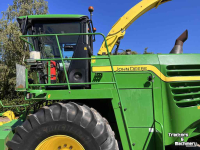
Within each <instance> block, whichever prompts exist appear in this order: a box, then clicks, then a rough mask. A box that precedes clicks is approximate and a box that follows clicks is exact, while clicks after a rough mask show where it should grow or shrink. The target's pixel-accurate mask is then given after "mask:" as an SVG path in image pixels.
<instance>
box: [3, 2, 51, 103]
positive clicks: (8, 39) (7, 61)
mask: <svg viewBox="0 0 200 150" xmlns="http://www.w3.org/2000/svg"><path fill="white" fill-rule="evenodd" d="M46 13H48V3H47V1H45V0H13V4H12V5H9V6H8V9H7V10H6V11H4V12H2V18H1V19H0V43H1V57H0V58H1V61H0V63H1V64H0V100H1V99H4V101H6V104H9V102H10V103H12V104H13V101H12V100H15V102H14V103H15V104H17V103H18V104H19V102H20V103H24V102H23V101H22V97H23V95H22V94H21V93H17V92H15V83H16V81H15V80H16V68H15V66H16V63H17V64H21V65H24V59H26V58H28V57H29V52H28V46H27V45H26V44H24V42H23V41H21V40H20V38H19V36H20V35H21V32H20V29H19V27H18V23H17V21H16V19H17V17H19V16H26V15H39V14H46Z"/></svg>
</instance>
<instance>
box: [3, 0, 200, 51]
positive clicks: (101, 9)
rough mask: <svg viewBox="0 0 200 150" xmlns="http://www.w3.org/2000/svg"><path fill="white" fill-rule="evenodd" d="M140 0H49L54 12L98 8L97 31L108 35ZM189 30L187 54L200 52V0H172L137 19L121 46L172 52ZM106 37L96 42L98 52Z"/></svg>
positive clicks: (5, 6)
mask: <svg viewBox="0 0 200 150" xmlns="http://www.w3.org/2000/svg"><path fill="white" fill-rule="evenodd" d="M139 1H140V0H123V1H122V0H48V3H49V13H50V14H84V15H89V12H88V7H89V6H93V7H94V15H93V22H94V26H95V27H96V28H97V32H101V33H103V34H105V35H107V33H108V32H109V31H110V29H111V27H112V26H113V24H114V23H115V22H116V21H117V20H118V19H119V18H120V17H121V16H123V14H125V13H126V11H128V10H129V9H130V8H131V7H133V6H134V5H135V4H137V3H138V2H139ZM8 4H12V0H7V1H1V5H0V11H4V10H6V9H7V6H8ZM185 29H188V31H189V38H188V40H187V41H186V42H185V44H184V47H183V51H184V53H200V40H199V39H200V0H172V1H171V2H168V3H165V4H163V5H160V6H159V7H158V8H157V9H152V10H150V11H149V12H147V13H146V14H144V15H143V16H141V17H140V18H139V19H138V20H136V21H135V22H134V23H133V24H132V25H131V26H130V27H129V28H128V29H127V31H126V34H125V37H124V39H122V40H121V45H120V48H121V49H131V50H133V51H137V52H138V53H142V52H143V51H144V48H145V47H148V51H149V52H154V53H169V52H170V51H171V49H172V47H173V45H174V42H175V39H176V38H177V37H178V36H179V35H180V34H181V33H182V32H183V31H185ZM102 40H103V39H102V38H101V37H98V38H97V41H96V42H95V44H94V51H95V53H97V52H98V50H99V48H100V46H101V43H102Z"/></svg>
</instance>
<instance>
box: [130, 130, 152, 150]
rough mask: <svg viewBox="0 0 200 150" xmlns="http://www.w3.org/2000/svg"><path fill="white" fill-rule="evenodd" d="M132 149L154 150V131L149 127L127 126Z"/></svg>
mask: <svg viewBox="0 0 200 150" xmlns="http://www.w3.org/2000/svg"><path fill="white" fill-rule="evenodd" d="M129 131H130V135H131V142H132V143H133V144H135V146H134V147H133V149H134V150H155V138H154V132H149V128H129Z"/></svg>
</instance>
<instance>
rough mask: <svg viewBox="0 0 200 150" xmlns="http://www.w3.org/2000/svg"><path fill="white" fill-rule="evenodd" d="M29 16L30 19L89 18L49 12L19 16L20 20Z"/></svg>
mask: <svg viewBox="0 0 200 150" xmlns="http://www.w3.org/2000/svg"><path fill="white" fill-rule="evenodd" d="M26 17H28V19H31V20H34V19H59V18H60V19H83V18H88V17H87V16H85V15H74V14H47V15H29V16H21V17H18V19H19V20H21V19H24V18H26Z"/></svg>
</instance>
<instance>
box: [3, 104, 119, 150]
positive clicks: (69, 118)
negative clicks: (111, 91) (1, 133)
mask: <svg viewBox="0 0 200 150" xmlns="http://www.w3.org/2000/svg"><path fill="white" fill-rule="evenodd" d="M63 135H64V136H66V137H70V138H72V139H74V140H75V141H77V142H78V143H80V144H81V146H82V147H83V149H84V150H118V144H117V141H116V140H115V136H114V132H113V131H112V130H111V127H110V125H109V124H108V122H107V121H106V119H104V118H102V117H101V115H100V114H99V113H98V112H97V111H96V110H94V109H93V108H89V107H87V106H85V105H84V106H80V105H78V104H76V103H71V102H70V103H66V104H63V103H58V104H54V105H52V106H50V107H46V106H45V107H43V108H41V109H40V110H39V111H38V112H37V113H35V114H33V115H30V116H29V117H28V119H27V120H26V121H25V122H24V123H23V124H22V125H21V126H19V127H17V129H16V133H15V135H14V136H13V138H12V140H11V141H8V142H7V146H8V147H9V148H10V149H11V150H46V149H48V150H50V149H49V148H46V149H44V147H43V148H40V147H41V146H40V145H41V143H42V144H43V143H44V142H45V141H47V139H48V138H50V137H54V136H57V137H58V136H60V137H61V136H63ZM65 141H66V142H67V140H65ZM49 143H50V144H52V142H49ZM72 143H73V142H71V143H70V141H69V143H65V144H63V143H62V145H59V142H55V143H54V144H52V145H54V146H55V145H56V146H57V147H58V149H61V150H62V148H63V149H65V148H66V146H69V147H68V148H70V146H71V147H73V145H70V144H72ZM63 146H64V147H63ZM46 147H47V146H46ZM48 147H52V146H51V145H49V144H48ZM52 149H53V148H52ZM72 150H73V149H72Z"/></svg>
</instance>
